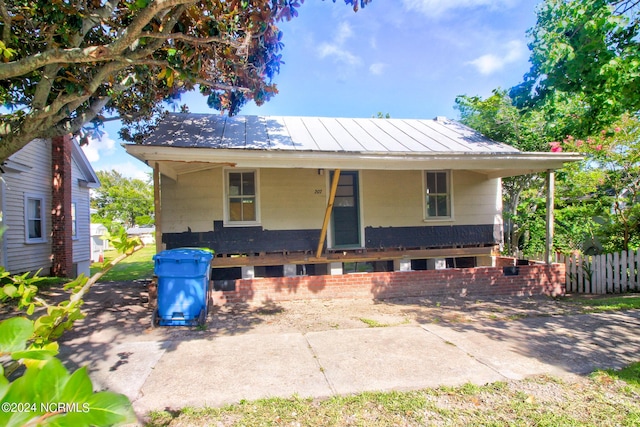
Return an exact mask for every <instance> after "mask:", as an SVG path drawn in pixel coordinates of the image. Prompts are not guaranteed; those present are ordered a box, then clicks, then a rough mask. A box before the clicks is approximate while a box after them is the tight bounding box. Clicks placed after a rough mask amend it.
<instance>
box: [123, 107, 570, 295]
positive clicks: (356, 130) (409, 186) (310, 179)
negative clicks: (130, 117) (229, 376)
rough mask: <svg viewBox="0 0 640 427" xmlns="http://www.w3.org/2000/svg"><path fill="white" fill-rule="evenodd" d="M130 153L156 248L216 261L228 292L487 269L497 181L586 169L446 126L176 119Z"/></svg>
mask: <svg viewBox="0 0 640 427" xmlns="http://www.w3.org/2000/svg"><path fill="white" fill-rule="evenodd" d="M125 148H126V150H127V152H128V153H129V154H131V155H133V156H134V157H136V158H138V159H140V160H141V161H143V162H145V163H146V164H148V165H149V166H151V167H153V170H154V184H155V185H154V187H155V199H156V242H157V243H156V244H157V249H158V250H163V249H171V248H176V247H185V246H187V247H208V248H211V249H213V250H215V253H216V255H215V257H214V259H213V260H212V267H213V270H212V277H213V279H214V281H216V282H217V283H219V284H220V285H219V286H222V287H224V286H226V285H225V283H232V285H231V286H232V287H233V286H235V285H234V284H235V282H236V281H237V280H238V279H252V278H258V277H271V278H275V277H301V276H317V275H332V274H343V273H349V272H358V271H369V272H390V271H411V270H434V269H441V268H446V267H476V266H491V265H493V264H494V262H495V261H494V258H492V255H495V254H497V253H498V252H499V250H500V248H501V246H502V244H503V223H502V202H501V200H502V199H501V178H502V177H506V176H514V175H520V174H529V173H533V172H541V171H551V170H554V169H557V168H560V167H562V165H563V163H565V162H569V161H576V160H578V159H579V158H580V157H579V156H577V155H574V154H567V153H539V152H536V153H528V152H520V151H519V150H517V149H515V148H513V147H511V146H509V145H506V144H503V143H499V142H496V141H493V140H490V139H488V138H486V137H484V136H482V135H480V134H479V133H477V132H475V131H473V130H472V129H470V128H468V127H466V126H464V125H462V124H460V123H458V122H455V121H453V120H449V119H446V118H441V117H438V118H436V119H434V120H401V119H351V118H322V117H256V116H245V117H243V116H239V117H231V118H230V117H224V116H221V115H215V114H183V113H180V114H178V113H176V114H169V115H167V116H166V118H164V119H163V121H162V122H161V123H160V124H159V126H158V128H157V129H156V131H155V133H154V134H153V135H152V136H150V137H149V138H148V139H147V140H146V141H144V142H143V143H142V144H132V145H127V146H125ZM225 281H226V282H225Z"/></svg>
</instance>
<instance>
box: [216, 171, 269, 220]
mask: <svg viewBox="0 0 640 427" xmlns="http://www.w3.org/2000/svg"><path fill="white" fill-rule="evenodd" d="M238 172H253V173H254V174H255V177H256V182H255V186H256V196H255V197H256V220H255V221H231V220H230V219H229V174H230V173H238ZM223 182H224V192H223V201H222V207H223V213H224V226H225V227H252V226H258V225H261V224H262V221H261V215H260V169H235V168H227V169H224V176H223Z"/></svg>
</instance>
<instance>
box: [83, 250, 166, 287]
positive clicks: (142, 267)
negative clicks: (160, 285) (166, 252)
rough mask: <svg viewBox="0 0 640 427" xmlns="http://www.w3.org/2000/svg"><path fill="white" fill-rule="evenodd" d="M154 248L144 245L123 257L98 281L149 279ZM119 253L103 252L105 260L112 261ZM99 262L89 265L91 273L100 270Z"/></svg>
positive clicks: (151, 274)
mask: <svg viewBox="0 0 640 427" xmlns="http://www.w3.org/2000/svg"><path fill="white" fill-rule="evenodd" d="M155 253H156V248H155V246H153V245H149V246H145V247H144V248H142V249H140V250H139V251H137V252H135V253H134V254H133V255H131V256H129V257H127V258H125V259H123V260H122V261H120V262H119V263H118V264H116V266H115V267H113V268H112V269H111V270H110V271H109V272H108V273H107V274H105V275H104V276H103V277H102V278H101V279H100V280H99V281H100V282H121V281H125V280H139V279H151V278H152V277H153V256H154V255H155ZM119 255H120V254H119V253H117V252H116V251H108V252H105V254H104V260H105V262H109V261H112V260H113V259H115V258H117V257H118V256H119ZM100 268H101V265H100V263H94V264H93V265H91V275H94V274H95V273H96V272H98V271H100Z"/></svg>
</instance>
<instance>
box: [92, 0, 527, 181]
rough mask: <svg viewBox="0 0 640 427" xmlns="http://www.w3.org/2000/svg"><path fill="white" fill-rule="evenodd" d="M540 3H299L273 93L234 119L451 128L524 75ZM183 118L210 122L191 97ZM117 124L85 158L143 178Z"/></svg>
mask: <svg viewBox="0 0 640 427" xmlns="http://www.w3.org/2000/svg"><path fill="white" fill-rule="evenodd" d="M538 3H539V1H538V0H373V2H372V3H370V4H369V5H368V6H367V7H366V8H364V9H361V10H360V11H358V12H357V13H354V12H353V11H352V10H351V8H350V7H347V6H345V5H344V2H342V1H341V0H337V2H336V3H333V2H332V1H330V0H325V1H320V0H307V1H306V2H305V3H304V4H303V5H302V7H300V9H299V16H298V17H297V18H294V19H293V20H291V21H290V22H282V23H280V25H279V26H280V28H281V29H282V31H283V32H284V39H283V42H284V44H285V48H284V51H283V60H284V62H285V64H284V65H283V66H282V67H281V70H280V74H279V75H277V76H276V77H275V82H276V83H277V85H278V90H279V91H280V93H279V94H278V95H276V96H275V97H274V98H273V99H272V100H271V101H269V102H267V103H265V104H264V105H263V106H261V107H257V106H255V105H254V104H251V105H248V106H246V107H245V108H244V109H243V110H242V111H241V113H240V114H247V115H274V116H295V115H298V116H329V117H371V116H372V115H375V114H376V113H377V112H382V113H385V114H386V113H389V114H390V115H391V117H393V118H433V117H436V116H447V117H450V118H454V119H455V118H457V117H458V114H457V111H456V110H455V109H454V101H455V98H456V96H458V95H463V94H465V95H479V96H482V97H486V96H488V95H490V94H491V91H492V90H493V89H495V88H499V87H500V88H509V87H511V86H513V85H515V84H517V83H519V82H520V81H521V80H522V76H523V75H524V73H526V72H527V70H528V69H529V63H528V58H529V52H528V49H527V42H528V40H527V37H526V30H527V29H529V28H531V27H532V26H533V25H534V24H535V19H536V16H535V10H536V5H537V4H538ZM182 102H183V103H186V104H187V105H188V106H189V109H190V111H191V112H202V113H216V111H215V110H212V109H210V108H209V107H207V105H206V102H205V100H204V99H203V98H202V97H200V96H199V95H198V94H188V95H186V96H184V97H183V98H182ZM118 129H119V126H118V124H117V123H109V124H107V125H106V131H107V135H105V136H104V137H103V138H102V139H101V140H94V141H92V142H91V143H90V144H89V146H88V147H87V149H86V150H85V152H86V153H87V156H88V157H89V160H90V161H91V163H92V164H93V166H94V168H95V169H96V170H109V169H116V170H118V171H119V172H121V173H123V174H124V175H126V176H129V177H137V178H141V177H144V174H145V172H149V171H150V169H149V168H148V167H146V166H145V165H144V164H143V163H141V162H140V161H138V160H137V159H135V158H133V157H131V156H129V155H128V154H126V152H125V151H124V149H123V148H122V147H121V146H120V144H121V141H119V140H118Z"/></svg>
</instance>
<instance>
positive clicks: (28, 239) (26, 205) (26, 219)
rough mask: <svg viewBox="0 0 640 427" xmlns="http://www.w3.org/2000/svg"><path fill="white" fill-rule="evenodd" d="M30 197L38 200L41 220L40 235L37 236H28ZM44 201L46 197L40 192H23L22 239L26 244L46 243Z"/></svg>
mask: <svg viewBox="0 0 640 427" xmlns="http://www.w3.org/2000/svg"><path fill="white" fill-rule="evenodd" d="M32 199H37V200H40V221H41V231H42V237H37V238H32V237H29V200H32ZM46 202H47V199H46V197H45V196H44V195H42V194H35V193H25V194H24V241H25V243H28V244H32V243H46V241H47V219H46V216H45V213H46V209H45V203H46Z"/></svg>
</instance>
